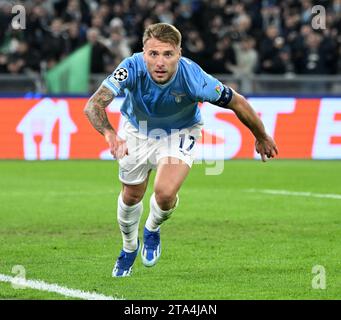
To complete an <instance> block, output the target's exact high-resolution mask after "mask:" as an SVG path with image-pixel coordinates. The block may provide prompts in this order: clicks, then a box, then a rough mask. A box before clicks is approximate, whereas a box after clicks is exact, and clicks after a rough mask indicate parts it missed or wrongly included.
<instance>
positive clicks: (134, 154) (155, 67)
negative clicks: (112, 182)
mask: <svg viewBox="0 0 341 320" xmlns="http://www.w3.org/2000/svg"><path fill="white" fill-rule="evenodd" d="M123 91H124V92H125V94H126V98H125V100H124V102H123V104H122V107H121V113H122V115H123V116H124V117H125V120H126V121H125V124H124V126H123V131H124V133H123V135H121V136H118V134H117V132H116V130H115V128H113V127H112V126H111V124H110V123H109V121H108V117H107V114H106V111H105V108H106V107H107V106H108V105H109V104H110V103H111V102H112V101H113V99H114V97H115V96H117V95H118V94H119V93H120V92H123ZM202 101H208V102H210V103H212V104H214V105H217V106H219V107H221V108H228V109H231V110H233V111H234V112H235V114H236V115H237V117H238V118H239V119H240V121H241V122H242V123H243V124H244V125H246V126H247V127H248V128H249V129H250V130H251V132H252V133H253V135H254V136H255V139H256V143H255V147H256V151H257V152H258V153H259V154H260V155H261V158H262V160H263V161H266V158H273V157H274V156H275V155H276V154H278V151H277V147H276V144H275V142H274V141H273V139H272V138H271V137H270V136H269V135H267V133H266V131H265V129H264V125H263V123H262V121H261V120H260V118H259V117H258V115H257V114H256V113H255V111H254V110H253V109H252V108H251V106H250V105H249V103H248V102H247V101H246V99H245V98H244V97H243V96H242V95H240V94H238V93H237V92H236V91H234V90H232V89H231V88H229V87H227V86H225V85H223V84H222V83H221V82H220V81H218V80H217V79H215V78H213V77H212V76H210V75H208V74H207V73H205V72H204V71H203V70H202V69H201V68H200V66H198V65H197V64H196V63H195V62H193V61H191V60H189V59H186V58H184V57H182V56H181V34H180V32H179V31H178V30H177V29H176V28H175V27H174V26H172V25H169V24H166V23H157V24H153V25H150V26H148V27H147V28H146V30H145V32H144V35H143V52H140V53H135V54H133V55H132V56H131V57H128V58H126V59H124V60H123V61H122V62H121V63H120V64H119V66H118V67H117V68H116V70H115V71H114V72H113V73H112V75H110V76H109V77H108V78H106V79H105V80H104V81H103V83H102V85H101V86H100V87H99V89H98V90H97V91H96V92H95V93H94V94H93V96H92V97H91V98H90V99H89V101H88V102H87V105H86V107H85V109H84V112H85V114H86V116H87V117H88V119H89V120H90V122H91V124H92V125H93V126H94V128H95V129H96V130H97V131H98V132H99V133H101V134H102V135H103V136H104V138H105V140H106V142H107V143H108V145H109V148H110V152H111V154H112V155H113V156H114V157H115V158H116V159H117V160H118V163H119V179H120V181H121V182H122V190H121V193H120V195H119V197H118V205H117V220H118V223H119V227H120V230H121V234H122V238H123V249H122V251H121V253H120V255H119V257H118V259H117V261H116V264H115V266H114V269H113V272H112V276H113V277H124V276H129V275H130V274H131V272H132V267H133V264H134V261H135V259H136V256H137V254H138V251H139V247H140V242H139V239H138V228H139V221H140V217H141V214H142V212H143V205H142V199H143V196H144V194H145V191H146V188H147V184H148V178H149V174H150V171H151V170H152V169H156V176H155V181H154V193H153V194H152V196H151V198H150V211H149V216H148V218H147V221H146V225H145V227H144V234H143V244H142V249H141V257H142V263H143V264H144V265H145V266H147V267H151V266H154V265H155V263H156V262H157V261H158V259H159V258H160V255H161V241H160V226H161V224H162V223H163V222H164V221H165V220H167V219H168V218H169V217H170V215H171V214H172V213H173V211H174V210H175V209H176V207H177V205H178V202H179V196H178V192H179V189H180V187H181V185H182V183H183V182H184V180H185V178H186V176H187V175H188V173H189V171H190V168H191V166H192V163H193V160H194V159H193V158H194V150H195V143H196V141H197V139H198V138H199V137H200V133H201V128H202V120H201V116H200V109H199V108H198V102H202Z"/></svg>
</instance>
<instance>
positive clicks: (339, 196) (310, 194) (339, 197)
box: [245, 189, 341, 200]
mask: <svg viewBox="0 0 341 320" xmlns="http://www.w3.org/2000/svg"><path fill="white" fill-rule="evenodd" d="M245 191H247V192H259V193H266V194H275V195H282V196H297V197H313V198H329V199H337V200H341V194H333V193H313V192H297V191H288V190H272V189H248V190H245Z"/></svg>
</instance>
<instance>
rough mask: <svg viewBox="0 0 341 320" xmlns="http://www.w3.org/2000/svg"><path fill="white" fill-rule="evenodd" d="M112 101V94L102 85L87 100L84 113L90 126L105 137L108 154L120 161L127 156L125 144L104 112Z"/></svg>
mask: <svg viewBox="0 0 341 320" xmlns="http://www.w3.org/2000/svg"><path fill="white" fill-rule="evenodd" d="M113 100H114V95H113V93H112V92H111V91H110V90H109V89H108V88H106V87H105V86H103V85H102V86H100V87H99V88H98V90H97V91H96V92H95V93H94V94H93V95H92V97H91V98H90V99H89V100H88V102H87V104H86V106H85V108H84V113H85V115H86V116H87V117H88V119H89V121H90V123H91V124H92V126H93V127H94V128H95V129H96V130H97V131H98V132H99V133H100V134H102V135H103V136H104V137H105V140H106V141H107V143H108V144H109V148H110V153H111V154H112V155H113V156H114V157H115V158H117V159H121V158H123V157H124V156H125V155H126V154H128V149H127V146H126V142H125V141H124V140H123V139H121V138H120V137H119V136H118V135H117V133H116V131H115V129H114V128H113V127H112V126H111V124H110V122H109V119H108V116H107V113H106V111H105V108H106V107H107V106H108V105H109V104H110V102H111V101H113Z"/></svg>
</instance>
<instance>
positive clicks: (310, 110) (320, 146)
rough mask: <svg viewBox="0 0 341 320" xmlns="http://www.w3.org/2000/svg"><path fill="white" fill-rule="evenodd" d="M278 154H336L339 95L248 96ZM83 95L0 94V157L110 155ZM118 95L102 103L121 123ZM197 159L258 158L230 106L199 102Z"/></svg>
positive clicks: (340, 142) (340, 146)
mask: <svg viewBox="0 0 341 320" xmlns="http://www.w3.org/2000/svg"><path fill="white" fill-rule="evenodd" d="M248 100H249V102H250V103H251V105H252V106H253V108H254V109H255V110H256V112H257V113H258V114H259V116H260V117H261V119H262V121H263V123H264V125H265V127H266V130H267V132H268V133H269V134H270V135H271V136H273V137H274V139H275V141H276V143H277V145H278V148H279V152H280V154H279V158H286V159H288V158H296V159H341V99H340V98H323V99H296V98H249V99H248ZM86 101H87V98H40V99H31V98H30V99H26V98H0V158H1V159H26V160H48V159H112V156H111V154H110V153H109V150H108V148H107V145H106V143H105V141H104V139H103V137H102V136H101V135H100V134H99V133H97V132H96V131H95V129H94V128H93V127H92V126H91V125H90V123H89V122H88V120H87V118H86V117H85V115H84V113H83V109H84V106H85V104H86ZM122 101H123V98H116V99H115V100H114V101H113V102H112V103H111V105H110V106H109V107H108V108H107V113H108V117H109V120H110V122H111V123H112V125H113V126H114V127H115V128H116V129H120V128H121V127H122V124H123V121H124V118H123V117H122V116H121V114H120V111H119V109H120V105H121V104H122ZM200 108H201V113H202V118H203V121H204V129H203V132H202V133H203V135H202V138H201V140H200V141H198V144H197V147H198V148H197V149H198V150H197V158H198V159H212V160H214V159H232V158H258V157H259V156H258V155H257V154H256V152H255V150H254V138H253V136H252V134H251V133H250V131H249V130H248V129H247V128H246V127H245V126H244V125H243V124H242V123H241V122H240V121H239V120H238V119H237V117H236V116H235V115H234V113H233V112H232V111H230V110H225V109H221V108H218V107H216V106H213V105H211V104H209V103H203V104H202V105H201V106H200Z"/></svg>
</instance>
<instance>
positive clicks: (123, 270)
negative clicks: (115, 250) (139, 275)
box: [112, 241, 140, 277]
mask: <svg viewBox="0 0 341 320" xmlns="http://www.w3.org/2000/svg"><path fill="white" fill-rule="evenodd" d="M139 248H140V242H139V241H138V243H137V249H136V250H135V251H134V252H125V251H124V250H123V249H122V251H121V253H120V255H119V257H118V258H117V261H116V263H115V266H114V269H113V271H112V276H113V277H129V276H130V275H131V273H132V269H133V264H134V262H135V259H136V256H137V253H138V252H139Z"/></svg>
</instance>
